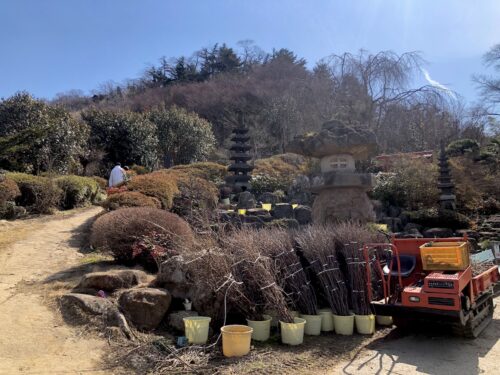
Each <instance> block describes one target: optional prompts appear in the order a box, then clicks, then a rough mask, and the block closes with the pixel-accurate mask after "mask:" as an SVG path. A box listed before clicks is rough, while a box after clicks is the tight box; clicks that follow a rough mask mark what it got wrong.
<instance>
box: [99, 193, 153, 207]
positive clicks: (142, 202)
mask: <svg viewBox="0 0 500 375" xmlns="http://www.w3.org/2000/svg"><path fill="white" fill-rule="evenodd" d="M102 206H103V207H104V208H105V209H107V210H110V211H111V210H116V209H117V208H123V207H153V208H161V203H160V201H159V200H158V199H157V198H153V197H148V196H146V195H144V194H142V193H139V192H137V191H124V192H123V193H116V194H111V195H109V196H108V198H107V199H106V200H105V201H104V202H103V204H102Z"/></svg>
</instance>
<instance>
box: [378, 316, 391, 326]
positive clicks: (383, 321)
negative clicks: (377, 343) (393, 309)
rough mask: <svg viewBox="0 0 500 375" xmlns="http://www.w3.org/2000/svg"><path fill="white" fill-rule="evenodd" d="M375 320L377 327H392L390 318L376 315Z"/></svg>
mask: <svg viewBox="0 0 500 375" xmlns="http://www.w3.org/2000/svg"><path fill="white" fill-rule="evenodd" d="M375 319H376V321H377V324H378V325H379V326H389V327H390V326H392V316H386V315H377V316H376V317H375Z"/></svg>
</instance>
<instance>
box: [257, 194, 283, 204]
mask: <svg viewBox="0 0 500 375" xmlns="http://www.w3.org/2000/svg"><path fill="white" fill-rule="evenodd" d="M279 201H280V198H279V197H278V196H277V195H276V194H274V193H270V192H265V193H262V194H261V195H260V196H259V202H262V203H271V204H276V203H278V202H279Z"/></svg>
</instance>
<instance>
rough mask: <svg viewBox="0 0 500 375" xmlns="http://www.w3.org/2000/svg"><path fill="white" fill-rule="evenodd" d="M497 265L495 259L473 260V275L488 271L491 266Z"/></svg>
mask: <svg viewBox="0 0 500 375" xmlns="http://www.w3.org/2000/svg"><path fill="white" fill-rule="evenodd" d="M493 266H495V262H494V261H493V260H484V261H479V262H478V261H474V260H473V261H472V262H471V268H472V276H477V275H480V274H482V273H483V272H485V271H488V270H489V269H490V268H491V267H493Z"/></svg>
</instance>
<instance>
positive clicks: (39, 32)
mask: <svg viewBox="0 0 500 375" xmlns="http://www.w3.org/2000/svg"><path fill="white" fill-rule="evenodd" d="M245 39H251V40H253V41H255V43H256V44H257V45H259V46H260V47H261V48H263V49H264V50H266V51H270V50H271V49H272V48H273V47H275V48H281V47H286V48H290V49H292V50H293V51H294V52H296V53H297V54H298V55H299V56H301V57H304V58H306V60H307V61H308V63H309V64H311V65H312V64H314V62H316V61H317V60H318V59H320V58H322V57H325V56H328V55H330V54H332V53H342V52H346V51H349V52H355V51H357V50H359V49H360V48H364V49H367V50H369V51H372V52H377V51H380V50H393V51H395V52H398V53H401V52H405V51H421V52H422V53H423V56H424V58H425V59H426V60H427V61H428V62H429V64H428V65H427V66H426V69H427V71H428V72H429V75H430V77H431V79H432V80H434V81H437V82H440V83H441V84H444V85H446V86H448V87H450V88H451V89H453V90H456V91H457V92H458V93H459V94H461V95H463V96H464V97H465V98H466V99H467V100H469V101H473V100H475V99H476V90H475V87H474V84H473V83H472V82H471V75H472V74H474V73H480V72H481V71H483V70H484V68H483V66H482V65H481V56H482V54H483V53H485V52H486V51H487V50H488V49H489V48H490V47H491V46H492V45H494V44H497V43H500V0H491V1H490V0H482V1H473V0H343V1H341V0H302V1H299V0H287V1H285V0H240V1H237V0H211V1H208V0H198V1H194V0H181V1H179V0H176V1H170V0H134V1H133V0H80V1H76V0H75V1H72V0H43V1H42V0H0V48H1V54H0V97H7V96H10V95H12V94H13V93H15V92H16V91H19V90H27V91H29V92H31V93H33V94H34V95H35V96H37V97H45V98H51V97H53V96H54V95H55V94H56V93H58V92H64V91H67V90H70V89H81V90H83V91H84V92H86V93H88V92H90V91H91V90H92V89H95V88H97V87H98V86H99V85H100V84H102V83H104V82H106V81H115V82H122V81H123V80H125V79H127V78H135V77H137V76H138V75H140V74H141V72H142V71H143V70H144V68H145V67H146V66H147V65H148V64H151V63H156V62H157V60H158V58H159V57H161V56H167V57H171V56H179V55H191V53H192V52H193V51H195V50H197V49H199V48H201V47H205V46H209V45H212V44H214V43H217V42H226V43H228V44H229V45H231V46H236V43H237V42H238V41H240V40H245ZM421 80H422V82H423V80H424V78H423V77H422V78H421Z"/></svg>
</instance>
